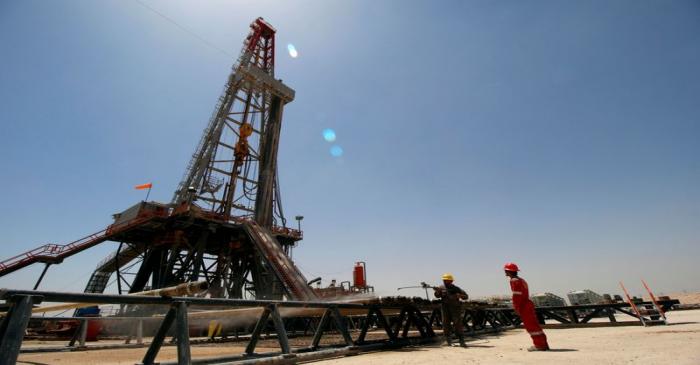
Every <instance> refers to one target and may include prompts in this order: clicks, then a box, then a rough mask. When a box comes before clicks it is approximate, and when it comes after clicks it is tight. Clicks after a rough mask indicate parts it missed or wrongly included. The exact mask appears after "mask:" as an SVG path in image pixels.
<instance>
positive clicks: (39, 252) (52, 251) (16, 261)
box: [0, 212, 164, 276]
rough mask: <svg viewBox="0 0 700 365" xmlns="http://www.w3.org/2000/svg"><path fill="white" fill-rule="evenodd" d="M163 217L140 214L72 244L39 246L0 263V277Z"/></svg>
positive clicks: (74, 251)
mask: <svg viewBox="0 0 700 365" xmlns="http://www.w3.org/2000/svg"><path fill="white" fill-rule="evenodd" d="M159 216H161V217H162V216H164V215H163V214H156V213H152V212H147V213H144V214H142V215H141V216H140V217H137V218H134V219H131V220H128V221H125V222H121V223H115V224H111V225H109V226H108V227H107V228H105V229H103V230H101V231H99V232H96V233H93V234H90V235H88V236H85V237H83V238H80V239H77V240H75V241H73V242H70V243H67V244H65V245H58V244H54V243H47V244H45V245H43V246H39V247H37V248H35V249H32V250H29V251H27V252H24V253H21V254H19V255H16V256H13V257H10V258H9V259H6V260H3V261H0V276H2V275H4V274H6V273H7V272H8V270H12V271H14V270H13V269H16V267H17V266H21V267H24V266H28V265H31V264H33V263H34V262H39V261H41V260H42V259H43V260H59V259H63V258H65V257H68V256H70V255H72V254H74V253H77V252H80V251H82V250H84V249H86V248H88V247H90V245H91V244H95V243H99V241H100V240H102V241H104V240H106V239H107V238H109V237H111V236H113V235H115V234H117V233H121V232H124V231H126V230H128V229H130V228H133V227H135V226H137V225H140V224H142V223H145V222H147V221H149V220H151V219H153V218H155V217H159Z"/></svg>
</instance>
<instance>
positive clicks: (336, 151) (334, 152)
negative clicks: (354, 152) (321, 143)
mask: <svg viewBox="0 0 700 365" xmlns="http://www.w3.org/2000/svg"><path fill="white" fill-rule="evenodd" d="M342 155H343V148H342V147H340V146H338V145H335V146H333V147H331V156H333V157H340V156H342Z"/></svg>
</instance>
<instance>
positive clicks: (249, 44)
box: [0, 18, 315, 300]
mask: <svg viewBox="0 0 700 365" xmlns="http://www.w3.org/2000/svg"><path fill="white" fill-rule="evenodd" d="M275 32H276V31H275V29H274V28H273V27H272V26H271V25H270V24H268V23H267V22H266V21H264V20H263V19H262V18H258V19H256V20H255V21H253V22H252V23H251V25H250V33H249V34H248V36H247V37H246V39H245V41H244V42H243V48H242V50H241V54H240V56H239V58H238V59H237V61H236V62H235V63H234V65H233V68H232V72H231V74H230V75H229V77H228V80H227V82H226V85H225V87H224V90H223V93H222V95H221V97H220V98H219V100H218V103H217V105H216V108H215V110H214V113H213V114H212V116H211V119H210V120H209V123H208V124H207V126H206V128H205V130H204V133H203V135H202V137H201V139H200V141H199V144H198V145H197V148H196V150H195V153H194V154H193V156H192V159H191V161H190V162H189V164H188V166H187V168H186V171H185V174H184V176H183V179H182V181H181V182H180V184H179V185H178V187H177V189H176V191H175V193H174V195H173V198H172V201H171V202H170V203H158V202H145V201H144V202H140V203H138V204H136V205H134V206H132V207H131V208H129V209H127V210H125V211H123V212H121V213H118V214H115V215H114V218H115V221H114V223H113V224H112V225H110V226H109V227H107V228H106V229H105V230H102V231H100V232H98V233H95V234H93V235H90V236H87V237H85V238H83V239H80V240H77V241H75V242H72V243H69V244H67V245H54V244H47V245H44V246H41V247H39V248H37V249H35V250H32V251H29V252H26V253H24V254H21V255H18V256H15V257H13V258H10V259H8V260H5V261H2V262H0V277H1V276H3V275H6V274H8V273H10V272H13V271H15V270H19V269H21V268H22V267H25V266H28V265H31V264H32V263H36V262H43V263H45V264H46V267H45V269H44V272H43V273H42V275H41V277H40V278H39V280H38V281H37V285H36V286H35V288H36V287H38V285H39V282H40V281H41V278H43V276H44V273H45V272H46V269H48V267H49V266H50V265H52V264H56V263H60V262H62V261H63V260H64V259H65V258H67V257H69V256H71V255H74V254H76V253H78V252H81V251H83V250H85V249H88V248H90V247H93V246H95V245H97V244H99V243H102V242H105V241H115V242H119V248H118V249H117V251H115V252H114V253H112V254H111V255H110V256H108V257H107V258H105V259H104V260H103V261H102V262H101V263H100V264H99V265H98V267H97V269H96V270H95V272H94V273H93V274H92V276H91V278H90V280H89V282H88V284H87V286H86V288H85V291H86V292H93V293H99V292H103V291H104V290H105V288H106V287H107V285H108V284H109V283H114V284H116V287H117V290H118V292H119V293H122V292H130V293H133V292H139V291H142V290H144V289H147V288H149V287H150V288H151V289H156V288H163V287H168V286H172V285H176V284H179V283H182V282H187V281H200V280H206V281H207V282H208V283H209V291H208V294H209V295H211V296H213V297H226V298H243V297H255V298H256V299H280V298H281V297H282V296H283V295H286V296H287V297H288V298H291V299H296V300H310V299H314V298H315V294H314V292H313V291H312V290H311V288H310V287H309V286H308V285H307V283H306V279H305V278H304V276H303V275H302V274H301V272H300V271H299V270H298V269H297V267H296V266H295V265H294V264H293V262H292V261H291V259H290V258H289V255H290V253H291V249H292V247H293V246H294V245H295V244H296V242H297V241H299V240H301V238H302V233H301V232H300V231H297V230H294V229H290V228H287V227H286V220H285V218H284V214H283V211H282V204H281V199H280V191H279V184H278V179H277V151H278V146H279V138H280V130H281V126H282V111H283V109H284V106H285V105H286V104H287V103H289V102H291V101H292V100H294V90H293V89H291V88H290V87H288V86H286V85H285V84H284V83H282V81H281V80H278V79H275V73H274V70H275V67H274V66H275Z"/></svg>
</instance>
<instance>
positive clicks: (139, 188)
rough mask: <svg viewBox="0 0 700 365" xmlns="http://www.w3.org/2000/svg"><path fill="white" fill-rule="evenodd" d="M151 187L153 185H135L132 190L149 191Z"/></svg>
mask: <svg viewBox="0 0 700 365" xmlns="http://www.w3.org/2000/svg"><path fill="white" fill-rule="evenodd" d="M152 187H153V184H152V183H148V184H141V185H136V186H134V189H136V190H143V189H150V188H152Z"/></svg>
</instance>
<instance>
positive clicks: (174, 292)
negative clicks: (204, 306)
mask: <svg viewBox="0 0 700 365" xmlns="http://www.w3.org/2000/svg"><path fill="white" fill-rule="evenodd" d="M208 288H209V284H208V283H207V282H206V281H191V282H187V283H182V284H179V285H175V286H170V287H167V288H161V289H153V290H146V291H142V292H137V293H129V294H127V295H150V296H154V297H156V296H161V297H175V296H183V295H192V294H197V293H201V292H203V291H205V290H207V289H208ZM94 305H95V304H92V303H65V304H56V305H49V306H46V307H37V308H34V309H32V313H45V312H55V311H60V310H66V309H78V308H87V307H92V306H94Z"/></svg>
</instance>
